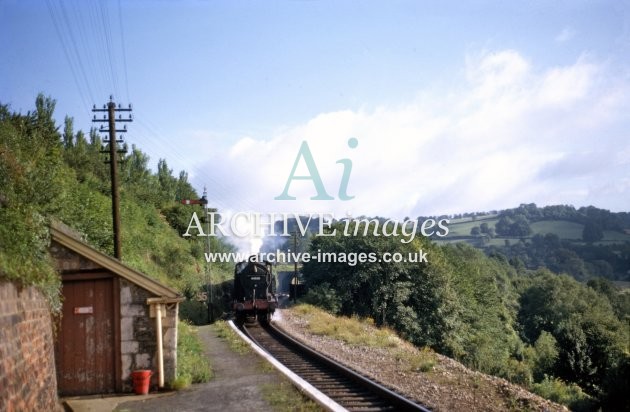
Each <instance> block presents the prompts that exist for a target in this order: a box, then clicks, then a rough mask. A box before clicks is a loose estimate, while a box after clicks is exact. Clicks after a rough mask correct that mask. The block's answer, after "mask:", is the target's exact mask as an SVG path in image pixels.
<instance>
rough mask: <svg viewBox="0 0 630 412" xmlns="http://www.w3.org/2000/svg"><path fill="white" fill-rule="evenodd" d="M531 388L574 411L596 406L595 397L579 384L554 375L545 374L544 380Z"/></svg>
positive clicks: (586, 409)
mask: <svg viewBox="0 0 630 412" xmlns="http://www.w3.org/2000/svg"><path fill="white" fill-rule="evenodd" d="M531 390H532V392H534V393H536V394H538V395H540V396H542V397H543V398H545V399H549V400H552V401H554V402H558V403H561V404H563V405H566V406H568V407H569V408H571V410H572V411H577V412H579V411H589V410H593V409H594V407H595V401H594V399H593V398H591V397H590V396H588V395H587V394H586V393H584V392H583V391H582V388H580V387H579V386H578V385H576V384H574V383H565V382H563V381H562V380H560V379H556V378H553V377H549V376H545V378H544V379H543V380H542V382H540V383H535V384H533V385H532V387H531Z"/></svg>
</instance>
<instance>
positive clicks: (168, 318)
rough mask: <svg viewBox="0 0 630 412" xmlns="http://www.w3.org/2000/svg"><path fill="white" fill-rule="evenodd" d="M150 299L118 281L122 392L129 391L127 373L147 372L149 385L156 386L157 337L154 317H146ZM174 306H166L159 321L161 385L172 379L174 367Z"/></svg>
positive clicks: (130, 284) (137, 288)
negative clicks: (162, 355) (161, 363)
mask: <svg viewBox="0 0 630 412" xmlns="http://www.w3.org/2000/svg"><path fill="white" fill-rule="evenodd" d="M151 297H153V296H152V295H151V294H150V293H149V292H148V291H146V290H145V289H142V288H140V287H138V286H136V285H135V284H133V283H131V282H129V281H126V280H124V279H121V280H120V335H121V336H120V340H121V343H120V348H121V350H120V353H121V358H122V359H121V360H122V381H123V391H131V390H132V386H131V385H132V382H131V372H133V371H134V370H136V369H151V370H152V371H153V372H154V373H153V376H152V378H151V386H152V387H155V386H157V382H158V375H157V372H158V361H157V336H156V325H155V318H152V317H150V308H149V306H148V305H147V299H148V298H151ZM177 309H178V308H177V304H172V305H167V307H166V315H165V316H164V317H163V318H162V343H163V351H164V382H165V383H166V384H168V383H169V382H171V381H172V380H174V379H175V373H176V367H177Z"/></svg>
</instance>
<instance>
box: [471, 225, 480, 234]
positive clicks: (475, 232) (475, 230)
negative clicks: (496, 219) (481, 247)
mask: <svg viewBox="0 0 630 412" xmlns="http://www.w3.org/2000/svg"><path fill="white" fill-rule="evenodd" d="M481 233H482V232H481V229H479V226H475V227H473V228H472V229H470V235H471V236H479V235H480V234H481Z"/></svg>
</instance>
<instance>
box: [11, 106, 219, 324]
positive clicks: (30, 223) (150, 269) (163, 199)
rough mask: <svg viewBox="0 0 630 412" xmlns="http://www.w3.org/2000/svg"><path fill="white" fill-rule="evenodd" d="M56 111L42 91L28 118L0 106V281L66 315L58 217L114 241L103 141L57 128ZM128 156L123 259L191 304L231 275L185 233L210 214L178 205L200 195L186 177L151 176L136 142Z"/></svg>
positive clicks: (123, 176)
mask: <svg viewBox="0 0 630 412" xmlns="http://www.w3.org/2000/svg"><path fill="white" fill-rule="evenodd" d="M54 109H55V101H54V100H52V99H51V98H47V97H44V96H43V95H39V96H38V97H37V99H36V102H35V110H34V111H33V112H28V113H26V114H20V113H13V112H11V110H10V108H9V106H7V105H0V276H2V277H4V278H7V279H11V280H13V281H17V282H20V283H22V284H24V285H37V286H38V287H40V288H41V289H43V290H44V291H45V292H46V294H47V296H49V297H50V300H51V303H52V306H53V309H59V307H60V303H59V288H60V281H59V277H58V276H57V275H56V273H55V272H54V269H53V267H52V264H51V262H50V261H49V257H48V245H49V238H48V226H49V223H50V220H51V219H59V220H61V221H62V222H64V223H66V224H67V225H69V226H71V227H72V228H73V229H74V230H76V231H77V232H78V233H79V234H80V235H81V236H82V237H83V238H84V239H85V241H87V242H88V243H89V244H90V245H91V246H93V247H95V248H97V249H99V250H101V251H103V252H105V253H108V254H110V255H111V254H112V252H113V244H112V236H111V232H112V223H111V200H110V183H109V166H108V165H107V164H105V163H104V160H105V158H104V155H103V154H102V153H101V150H102V149H103V142H102V140H101V138H100V136H99V134H98V133H97V132H96V130H91V131H90V132H89V134H88V135H86V134H85V133H83V132H82V131H78V132H75V131H74V130H73V122H72V119H71V118H66V119H65V122H64V125H63V131H62V132H59V127H58V126H57V125H56V124H55V121H54V118H53V112H54ZM121 158H122V161H121V164H120V169H119V171H120V188H119V190H120V197H121V210H120V213H121V223H122V261H123V262H124V263H126V264H128V265H130V266H132V267H134V268H136V269H138V270H140V271H142V272H144V273H146V274H147V275H149V276H152V277H154V278H156V279H158V280H160V281H161V282H163V283H166V284H168V285H170V286H172V287H175V288H176V289H178V290H180V291H181V292H182V293H184V294H185V295H186V297H187V298H189V299H190V298H194V297H196V295H197V294H198V292H200V291H201V290H203V289H205V285H206V284H207V283H208V282H209V281H212V283H217V282H219V281H220V280H224V279H227V278H230V276H231V268H230V267H229V266H228V265H225V264H224V265H221V264H214V265H212V266H211V267H205V266H204V265H201V266H200V265H199V262H202V261H203V252H204V248H205V247H206V245H205V243H204V242H203V241H201V240H199V239H198V238H197V237H194V236H193V237H190V238H183V237H182V236H181V233H183V232H184V231H185V229H182V228H185V227H186V225H187V224H188V221H189V219H190V216H191V214H192V212H193V211H197V212H198V213H199V214H200V216H203V213H201V209H200V208H199V206H184V205H181V204H180V203H179V200H180V199H184V198H198V197H199V196H198V194H197V193H196V192H195V190H194V189H193V188H192V186H191V185H190V183H189V182H188V176H187V174H186V173H185V172H180V173H179V175H177V176H173V172H172V170H170V169H169V168H168V165H167V163H166V161H165V160H160V161H159V162H158V168H157V171H156V172H153V171H151V170H150V168H149V166H148V162H149V158H148V156H147V155H146V154H144V153H143V152H142V151H141V150H140V149H139V148H137V147H135V146H132V147H131V148H130V149H129V152H128V153H126V154H124V155H122V156H121ZM210 242H211V244H210V247H211V248H212V250H214V251H223V250H230V249H231V248H230V247H229V246H227V245H225V244H223V243H222V242H221V241H220V240H218V239H217V238H211V239H210ZM208 272H209V273H211V274H212V278H210V277H209V276H208V275H206V273H208ZM216 293H217V295H216V296H213V298H214V299H213V301H214V302H221V294H222V291H221V290H217V291H216ZM215 311H218V309H217V308H215ZM205 312H207V310H206V311H205ZM219 314H220V313H219Z"/></svg>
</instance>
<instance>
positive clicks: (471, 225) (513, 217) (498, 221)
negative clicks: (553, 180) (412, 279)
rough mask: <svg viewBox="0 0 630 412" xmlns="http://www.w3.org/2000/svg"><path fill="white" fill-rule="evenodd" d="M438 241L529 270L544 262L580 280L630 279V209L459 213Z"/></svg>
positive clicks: (530, 206) (528, 207)
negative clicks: (468, 247)
mask: <svg viewBox="0 0 630 412" xmlns="http://www.w3.org/2000/svg"><path fill="white" fill-rule="evenodd" d="M434 240H435V241H436V242H437V243H453V242H466V243H469V244H471V245H472V246H475V247H477V248H480V249H483V250H484V251H486V253H488V254H493V255H496V254H498V255H503V256H505V257H506V258H507V259H509V260H510V261H511V262H512V263H513V264H514V265H516V266H519V265H523V266H525V267H527V268H529V269H536V268H538V267H541V266H545V267H548V268H550V269H551V270H554V271H556V272H565V273H568V274H570V275H571V276H573V277H575V278H576V279H578V280H588V279H590V278H594V277H605V278H607V279H610V280H617V281H628V280H630V213H628V212H610V211H608V210H605V209H599V208H596V207H594V206H589V207H582V208H579V209H575V208H574V207H573V206H568V205H555V206H545V207H538V206H536V205H535V204H533V203H532V204H522V205H520V206H519V207H517V208H513V209H506V210H502V211H498V212H497V211H493V212H490V213H466V214H464V215H456V216H453V218H452V219H451V221H450V224H449V234H448V236H446V237H445V238H435V239H434Z"/></svg>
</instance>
